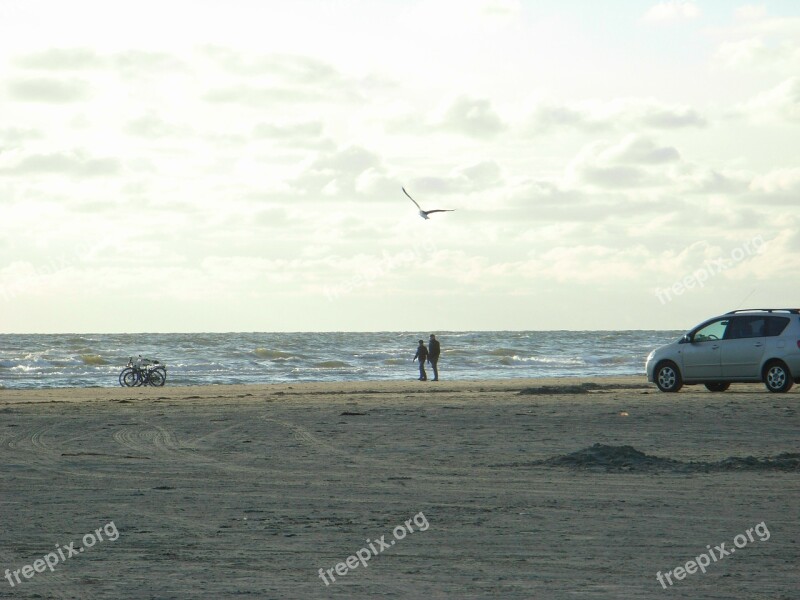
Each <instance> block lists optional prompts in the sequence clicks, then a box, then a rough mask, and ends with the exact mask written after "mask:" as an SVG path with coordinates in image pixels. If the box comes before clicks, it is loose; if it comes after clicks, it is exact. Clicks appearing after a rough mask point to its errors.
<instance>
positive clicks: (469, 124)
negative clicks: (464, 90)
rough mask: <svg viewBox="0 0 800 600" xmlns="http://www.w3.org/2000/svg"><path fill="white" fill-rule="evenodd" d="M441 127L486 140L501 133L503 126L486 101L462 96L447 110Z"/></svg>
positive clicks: (489, 103)
mask: <svg viewBox="0 0 800 600" xmlns="http://www.w3.org/2000/svg"><path fill="white" fill-rule="evenodd" d="M441 127H442V128H443V129H446V130H449V131H455V132H458V133H462V134H465V135H469V136H473V137H478V138H488V137H493V136H495V135H497V134H498V133H500V132H501V131H503V130H504V129H505V124H504V123H503V121H502V120H501V119H500V117H499V116H498V115H497V113H496V112H495V111H494V109H493V108H492V104H491V102H489V101H488V100H484V99H472V98H467V97H464V96H462V97H460V98H457V99H456V100H455V101H454V102H453V103H452V104H451V105H450V107H449V108H448V109H447V111H446V113H445V115H444V118H443V119H442V122H441Z"/></svg>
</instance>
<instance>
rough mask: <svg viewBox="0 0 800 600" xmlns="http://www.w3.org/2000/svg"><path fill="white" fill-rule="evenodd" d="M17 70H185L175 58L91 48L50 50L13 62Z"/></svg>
mask: <svg viewBox="0 0 800 600" xmlns="http://www.w3.org/2000/svg"><path fill="white" fill-rule="evenodd" d="M13 63H14V65H15V66H17V67H19V68H22V69H27V70H39V71H87V70H101V69H120V70H125V71H137V70H142V71H147V72H148V73H152V72H153V71H165V70H176V69H185V65H184V64H183V62H182V61H181V60H180V59H178V58H177V57H176V56H173V55H172V54H167V53H164V52H148V51H144V50H126V51H122V52H116V53H110V54H100V53H98V52H96V51H95V50H92V49H91V48H80V47H78V48H48V49H47V50H42V51H41V52H34V53H31V54H25V55H22V56H18V57H16V58H14V59H13Z"/></svg>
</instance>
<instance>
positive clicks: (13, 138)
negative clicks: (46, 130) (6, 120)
mask: <svg viewBox="0 0 800 600" xmlns="http://www.w3.org/2000/svg"><path fill="white" fill-rule="evenodd" d="M43 137H44V135H43V134H42V132H41V131H40V130H38V129H33V128H31V127H6V128H4V129H0V142H6V143H9V144H18V143H20V142H25V141H27V140H40V139H42V138H43Z"/></svg>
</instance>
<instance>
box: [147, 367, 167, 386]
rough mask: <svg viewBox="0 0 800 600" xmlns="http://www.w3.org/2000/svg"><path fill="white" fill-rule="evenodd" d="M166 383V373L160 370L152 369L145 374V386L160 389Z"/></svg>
mask: <svg viewBox="0 0 800 600" xmlns="http://www.w3.org/2000/svg"><path fill="white" fill-rule="evenodd" d="M166 381H167V372H166V371H165V370H163V369H161V368H157V369H153V370H152V371H150V373H148V374H147V385H153V386H155V387H161V386H162V385H164V383H166Z"/></svg>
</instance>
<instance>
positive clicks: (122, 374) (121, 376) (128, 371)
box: [119, 367, 133, 387]
mask: <svg viewBox="0 0 800 600" xmlns="http://www.w3.org/2000/svg"><path fill="white" fill-rule="evenodd" d="M132 373H133V369H131V368H130V367H125V368H124V369H122V371H121V372H120V374H119V384H120V385H121V386H122V387H130V386H132V385H133V384H132V383H128V382H127V381H125V378H126V377H127V376H128V375H130V374H132Z"/></svg>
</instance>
